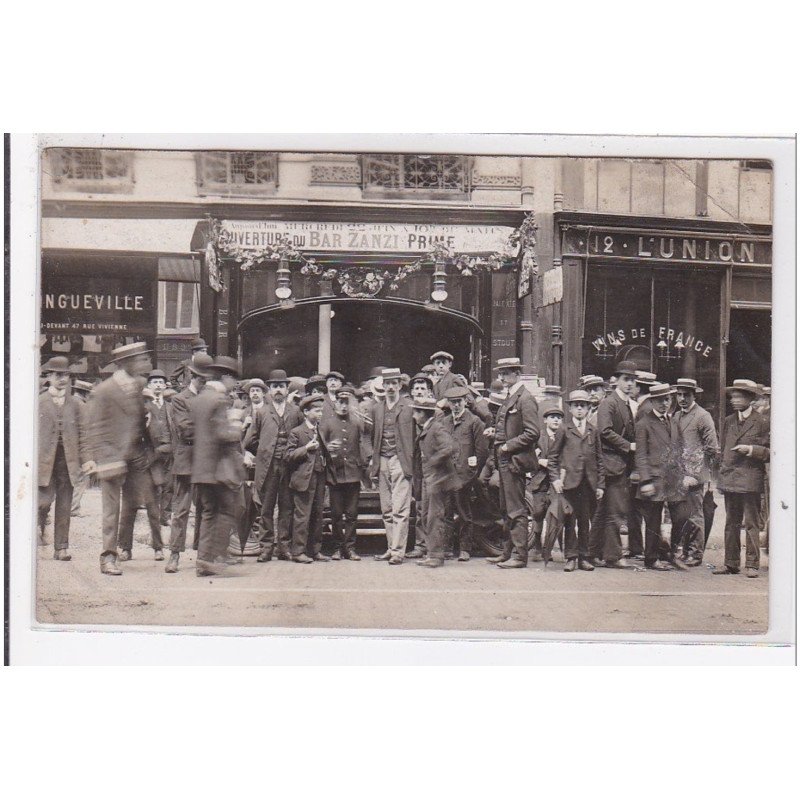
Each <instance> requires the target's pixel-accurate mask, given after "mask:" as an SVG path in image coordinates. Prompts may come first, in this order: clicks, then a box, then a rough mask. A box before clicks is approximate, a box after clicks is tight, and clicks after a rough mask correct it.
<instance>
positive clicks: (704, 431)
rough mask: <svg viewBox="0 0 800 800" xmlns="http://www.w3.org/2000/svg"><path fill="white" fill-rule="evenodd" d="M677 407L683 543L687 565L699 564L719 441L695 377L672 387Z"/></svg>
mask: <svg viewBox="0 0 800 800" xmlns="http://www.w3.org/2000/svg"><path fill="white" fill-rule="evenodd" d="M673 388H674V389H675V391H676V394H677V398H678V410H677V411H676V412H675V414H674V415H673V417H672V421H673V424H674V425H675V427H676V428H677V429H678V433H679V435H680V437H681V445H682V447H681V460H682V463H683V474H684V477H683V479H682V485H683V492H684V495H683V506H684V508H683V512H682V515H681V516H682V518H683V519H685V520H686V521H685V523H684V528H683V531H681V532H679V533H680V536H681V541H680V543H679V544H680V545H681V546H682V550H683V558H684V559H685V561H686V566H687V567H699V566H700V564H701V563H702V562H703V553H704V550H705V517H704V514H703V497H704V494H705V491H706V489H707V487H708V486H709V484H710V481H711V468H712V466H715V465H716V464H717V461H718V459H719V440H718V439H717V430H716V428H715V426H714V420H713V419H712V418H711V414H709V413H708V411H706V410H705V409H704V408H701V407H700V405H699V404H698V403H697V395H698V394H699V393H700V392H702V391H703V390H702V388H701V387H700V386H698V385H697V381H696V380H694V379H693V378H678V382H677V384H676V385H675V386H674V387H673Z"/></svg>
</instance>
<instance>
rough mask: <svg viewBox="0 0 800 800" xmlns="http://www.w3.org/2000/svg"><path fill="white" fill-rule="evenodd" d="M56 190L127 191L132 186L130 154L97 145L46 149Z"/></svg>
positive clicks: (95, 192) (131, 155) (131, 158)
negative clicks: (102, 148) (97, 146)
mask: <svg viewBox="0 0 800 800" xmlns="http://www.w3.org/2000/svg"><path fill="white" fill-rule="evenodd" d="M48 153H49V162H50V171H51V174H52V177H53V186H54V188H55V189H56V191H64V192H66V191H77V192H90V193H92V194H97V193H101V192H130V191H131V190H132V189H133V154H132V153H130V152H125V151H122V150H101V149H99V148H73V149H60V148H59V149H53V150H50V151H48Z"/></svg>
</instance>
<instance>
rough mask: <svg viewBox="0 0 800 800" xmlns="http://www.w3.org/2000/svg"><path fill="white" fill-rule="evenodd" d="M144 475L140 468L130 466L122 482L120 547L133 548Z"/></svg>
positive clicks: (124, 548) (123, 548) (122, 548)
mask: <svg viewBox="0 0 800 800" xmlns="http://www.w3.org/2000/svg"><path fill="white" fill-rule="evenodd" d="M142 486H143V476H142V473H141V471H140V470H138V469H135V468H134V467H131V466H129V467H128V473H127V474H126V475H125V480H124V481H123V483H122V497H121V505H120V512H119V548H120V550H133V526H134V523H135V522H136V512H137V511H138V510H139V505H140V503H141V502H142V499H143V491H142Z"/></svg>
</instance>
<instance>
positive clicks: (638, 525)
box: [628, 483, 644, 556]
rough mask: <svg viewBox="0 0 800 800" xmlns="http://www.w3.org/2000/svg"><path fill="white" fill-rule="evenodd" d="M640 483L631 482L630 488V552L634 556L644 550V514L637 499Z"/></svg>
mask: <svg viewBox="0 0 800 800" xmlns="http://www.w3.org/2000/svg"><path fill="white" fill-rule="evenodd" d="M637 488H638V484H635V483H631V484H630V485H629V489H628V495H629V496H628V503H629V509H630V510H629V512H628V552H629V553H630V554H631V555H632V556H640V555H642V553H643V552H644V542H643V540H642V521H643V514H642V512H641V509H640V507H639V502H638V500H637V499H636V490H637Z"/></svg>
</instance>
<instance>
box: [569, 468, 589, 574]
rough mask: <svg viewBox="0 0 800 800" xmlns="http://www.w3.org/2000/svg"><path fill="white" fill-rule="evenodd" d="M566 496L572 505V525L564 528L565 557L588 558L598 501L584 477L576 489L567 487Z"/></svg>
mask: <svg viewBox="0 0 800 800" xmlns="http://www.w3.org/2000/svg"><path fill="white" fill-rule="evenodd" d="M564 497H565V498H566V499H567V502H568V503H569V504H570V505H571V506H572V525H571V526H568V527H565V529H564V557H565V558H567V559H570V558H588V557H589V525H590V522H591V519H592V515H593V514H594V512H595V503H596V499H595V494H594V491H592V487H591V486H590V485H589V482H588V481H587V480H586V479H584V480H582V481H581V483H580V484H579V485H578V486H576V487H575V488H574V489H565V490H564ZM576 528H577V535H576Z"/></svg>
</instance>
